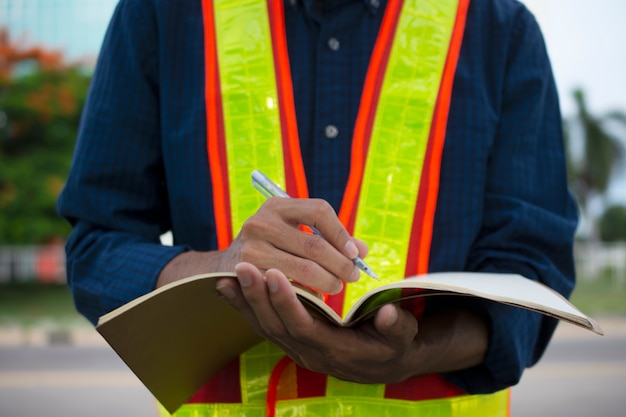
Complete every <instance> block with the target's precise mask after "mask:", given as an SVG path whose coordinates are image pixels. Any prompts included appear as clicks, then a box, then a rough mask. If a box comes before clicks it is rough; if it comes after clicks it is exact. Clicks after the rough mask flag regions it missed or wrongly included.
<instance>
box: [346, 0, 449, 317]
mask: <svg viewBox="0 0 626 417" xmlns="http://www.w3.org/2000/svg"><path fill="white" fill-rule="evenodd" d="M457 9H458V0H437V1H431V2H424V1H406V2H405V3H404V6H403V8H402V11H401V13H400V18H399V21H398V28H397V30H396V34H395V39H394V41H393V46H392V49H391V51H390V55H389V62H388V65H387V69H386V72H385V78H384V82H383V85H382V88H381V91H380V97H379V99H378V109H377V111H376V117H375V120H374V125H373V128H372V135H371V139H370V145H369V149H368V151H367V160H366V164H365V169H364V172H363V178H362V184H363V185H362V187H361V191H360V196H359V200H358V208H357V214H356V219H355V229H354V235H355V236H357V237H358V238H359V239H362V240H364V241H366V242H368V243H370V244H371V247H370V251H369V255H368V257H367V262H368V264H369V265H370V266H371V267H372V268H373V269H374V271H376V273H377V274H378V276H379V277H381V281H383V282H393V281H398V280H400V279H403V278H404V277H405V270H406V260H407V257H408V256H409V255H408V247H409V241H410V236H411V229H412V223H413V219H414V213H415V206H416V202H417V198H418V192H420V193H433V194H434V195H435V196H436V195H437V192H438V190H437V189H431V188H430V187H426V189H422V190H420V182H421V175H422V168H423V166H424V160H425V155H426V149H427V145H428V140H429V138H430V127H431V122H432V120H433V113H434V109H435V105H436V103H437V97H438V94H439V85H440V83H441V79H442V74H443V70H444V66H445V63H446V58H447V55H448V46H449V44H450V39H451V36H452V31H453V27H454V23H455V20H456V15H457ZM415 80H420V82H419V83H418V82H415ZM429 239H430V237H429ZM378 285H380V284H379V283H378V282H376V281H373V280H368V279H362V280H359V281H358V282H356V283H354V284H351V285H348V286H346V292H345V296H344V300H345V301H344V312H345V310H347V308H348V307H349V306H350V305H352V304H353V303H354V302H355V301H356V300H357V299H358V298H359V297H360V296H361V295H363V294H364V293H366V292H367V291H370V290H372V289H374V288H376V287H377V286H378Z"/></svg>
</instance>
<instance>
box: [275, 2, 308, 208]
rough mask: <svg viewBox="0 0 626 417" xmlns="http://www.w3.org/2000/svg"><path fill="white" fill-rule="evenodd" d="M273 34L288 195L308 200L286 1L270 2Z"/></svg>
mask: <svg viewBox="0 0 626 417" xmlns="http://www.w3.org/2000/svg"><path fill="white" fill-rule="evenodd" d="M267 9H268V12H269V13H268V16H269V22H270V33H271V35H272V43H273V45H274V48H272V50H273V54H274V67H275V68H276V71H275V73H276V89H277V93H278V108H279V113H280V122H281V129H282V141H283V159H284V161H285V162H284V166H285V183H286V184H285V185H286V188H287V194H289V195H291V196H294V197H298V198H307V197H308V196H309V191H308V187H307V183H306V175H305V173H304V165H303V162H302V156H301V153H300V139H299V137H298V122H297V119H296V106H295V104H294V99H293V83H292V81H291V68H290V65H289V50H288V49H287V36H286V34H285V13H284V8H283V2H282V1H280V0H267Z"/></svg>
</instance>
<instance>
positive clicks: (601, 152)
mask: <svg viewBox="0 0 626 417" xmlns="http://www.w3.org/2000/svg"><path fill="white" fill-rule="evenodd" d="M574 99H575V101H576V104H577V107H578V114H577V115H576V117H575V119H574V120H571V121H567V122H566V123H565V127H566V129H565V131H566V135H565V136H566V144H567V145H568V147H569V146H570V145H571V141H572V138H573V137H574V135H575V133H574V132H575V131H576V129H577V128H578V131H579V132H580V134H581V136H582V140H583V153H582V157H581V158H580V160H578V161H574V160H573V158H572V155H571V151H568V155H569V157H570V158H569V160H568V168H569V179H570V184H571V188H572V190H573V192H574V194H575V195H576V197H577V199H578V202H579V204H580V206H581V209H582V211H583V214H584V215H587V216H589V210H588V204H589V201H590V199H591V198H593V197H595V196H599V197H600V198H602V199H603V200H606V199H605V197H606V191H607V189H608V188H609V185H610V182H611V179H612V178H613V173H614V171H615V169H616V167H617V166H618V165H620V164H621V163H622V162H623V160H624V147H623V145H622V142H621V141H620V140H619V138H617V137H616V136H615V135H614V134H612V133H611V132H610V131H609V130H608V129H607V125H608V123H610V122H612V121H617V122H618V123H622V124H623V125H624V126H626V116H625V115H624V114H622V113H620V112H611V113H608V114H606V115H603V116H595V115H593V114H591V113H590V112H589V109H588V107H587V103H586V100H585V95H584V93H583V91H582V90H580V89H577V90H576V91H574ZM604 204H605V205H606V201H604ZM590 220H591V221H592V222H593V219H590Z"/></svg>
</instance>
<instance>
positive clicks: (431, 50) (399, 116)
mask: <svg viewBox="0 0 626 417" xmlns="http://www.w3.org/2000/svg"><path fill="white" fill-rule="evenodd" d="M201 1H203V18H204V28H205V29H204V30H205V33H204V40H205V76H206V83H205V85H206V91H205V96H206V109H207V110H206V118H207V149H208V159H209V164H210V169H211V177H212V182H213V190H214V206H215V216H216V225H217V228H218V230H217V235H218V246H219V248H220V249H223V248H226V247H227V246H228V245H229V244H230V242H231V241H232V239H233V237H234V236H236V234H237V232H238V231H239V230H240V228H241V227H242V224H243V222H244V221H245V220H246V219H247V218H249V217H250V216H251V215H253V214H254V212H255V211H256V210H257V209H258V207H259V206H260V205H261V204H262V203H263V197H262V196H261V195H260V194H258V193H257V192H256V191H255V190H254V189H253V188H252V187H251V182H250V181H251V180H250V174H251V172H252V171H253V170H255V169H258V170H260V171H262V172H263V173H265V174H266V175H268V176H269V177H270V178H272V179H274V180H275V181H276V182H277V183H278V184H280V185H281V186H282V187H284V188H285V189H287V191H288V193H289V194H290V195H292V196H295V197H301V198H304V197H307V196H308V192H307V186H306V176H305V174H304V168H303V164H302V158H301V155H300V148H299V140H298V133H297V124H296V118H295V108H294V104H293V91H292V86H291V75H290V69H289V58H288V54H287V44H286V38H285V30H284V17H283V9H282V8H283V4H282V1H281V0H201ZM468 3H469V0H405V1H390V2H389V3H388V5H387V9H386V11H385V16H384V18H383V22H382V25H381V29H380V33H379V36H378V39H377V42H376V45H375V47H374V51H373V53H372V59H371V62H370V67H369V69H368V74H367V77H366V81H365V85H364V87H363V94H362V101H361V106H360V110H359V114H358V116H357V121H356V125H355V129H354V137H353V143H352V159H351V170H350V176H349V179H348V185H347V187H346V192H345V195H344V200H343V203H342V206H341V209H340V212H339V218H340V219H341V220H342V222H343V223H344V225H346V227H347V229H348V231H349V232H351V233H352V234H353V235H354V236H356V237H358V238H360V239H362V240H364V241H366V242H368V243H370V244H371V247H370V253H369V255H368V258H367V262H368V264H369V265H370V266H371V267H372V268H373V269H374V270H375V271H376V272H377V274H378V275H379V276H380V277H382V280H383V282H389V281H395V280H399V279H403V278H404V277H406V276H409V275H415V274H418V273H425V272H427V270H428V256H429V253H430V240H431V237H432V223H433V217H434V213H435V206H436V201H437V192H438V181H439V169H440V159H441V153H442V149H443V142H444V138H445V130H446V122H447V116H448V107H449V103H450V96H451V92H452V82H453V78H454V72H455V70H456V62H457V59H458V54H459V50H460V46H461V41H462V36H463V30H464V24H465V16H466V11H467V7H468ZM381 196H382V197H381ZM391 196H393V197H391ZM376 285H379V284H378V283H377V282H375V281H373V280H360V281H359V282H357V283H354V284H350V285H347V286H346V289H345V290H344V292H343V293H341V294H340V295H339V296H333V297H331V298H330V299H329V300H328V303H329V304H330V305H331V306H332V307H333V308H335V309H336V310H337V311H338V312H341V310H342V309H343V306H344V305H346V306H347V305H350V304H351V303H352V300H354V299H356V298H358V297H359V296H360V295H361V294H363V293H364V292H366V291H368V290H370V289H372V287H373V286H376ZM417 310H419V309H418V308H416V311H417ZM237 365H238V366H235V367H232V370H233V371H232V372H231V373H237V375H231V376H230V377H232V378H236V379H237V380H238V381H239V386H240V390H241V393H240V394H241V396H240V398H241V400H240V402H237V403H232V402H211V403H207V402H203V401H202V400H201V399H197V398H196V399H195V400H194V401H193V402H192V403H188V404H185V405H183V406H182V407H181V408H180V409H179V410H178V411H176V413H175V414H174V416H175V417H187V416H189V417H191V416H193V417H204V416H263V415H266V413H267V414H274V413H275V414H276V415H279V416H340V415H341V416H343V415H350V416H394V417H395V416H404V415H419V416H431V417H435V416H436V417H440V416H446V417H447V416H480V417H491V416H493V417H496V416H498V417H499V416H505V415H507V414H508V403H509V398H508V391H502V392H499V393H495V394H490V395H465V394H462V393H460V392H459V391H460V390H458V389H457V390H456V391H455V390H454V388H453V387H452V388H450V386H448V387H447V388H446V389H443V390H442V395H441V396H442V397H443V398H430V399H426V400H424V399H421V398H420V395H419V384H420V383H422V384H430V383H437V384H438V383H442V382H441V381H442V380H443V379H442V378H440V377H438V376H431V377H430V378H429V377H426V378H422V379H419V378H418V379H416V380H414V381H408V382H407V384H408V383H412V384H413V385H411V387H416V389H415V390H413V394H412V393H411V390H408V391H409V394H408V396H406V395H405V397H402V398H400V397H398V396H394V395H390V392H392V391H393V390H392V389H390V387H389V386H385V385H379V384H357V383H350V382H346V381H341V380H338V379H336V378H333V377H327V376H325V375H324V376H320V375H317V376H313V374H312V373H308V374H307V371H306V370H303V369H298V367H297V366H295V364H294V363H293V362H290V361H289V360H285V355H284V353H283V352H282V351H281V350H280V349H278V348H277V347H275V346H273V345H272V344H270V343H269V342H263V343H261V344H259V345H257V346H255V347H253V348H252V349H250V350H249V351H247V352H245V353H243V354H242V355H241V356H240V359H239V363H238V364H237ZM309 372H310V371H309ZM222 377H223V376H222ZM311 378H316V379H315V383H312V382H311ZM319 378H323V383H321V384H320V383H318V382H319V381H320V379H319ZM307 381H309V382H308V384H309V385H315V387H320V386H321V387H322V389H323V392H316V393H312V392H313V391H314V389H313V391H312V390H311V388H310V387H309V388H307V387H306V385H307ZM442 384H444V385H442V386H444V388H445V383H442ZM307 390H308V392H309V394H308V395H307V394H306V393H307ZM405 391H407V390H405ZM444 391H446V392H444ZM303 392H304V393H305V395H301V393H303ZM160 412H161V413H162V415H163V416H168V415H169V414H168V413H167V412H166V411H165V410H164V409H160Z"/></svg>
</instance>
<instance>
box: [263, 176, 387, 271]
mask: <svg viewBox="0 0 626 417" xmlns="http://www.w3.org/2000/svg"><path fill="white" fill-rule="evenodd" d="M252 186H253V187H254V188H256V189H257V190H258V191H259V192H260V193H261V194H263V195H264V196H265V197H266V198H270V197H283V198H290V196H289V194H287V193H286V192H285V191H283V190H282V189H281V188H280V187H279V186H278V185H276V184H275V183H274V182H273V181H272V180H270V179H269V178H268V177H266V176H265V175H264V174H263V173H262V172H261V171H258V170H255V171H253V172H252ZM307 227H308V228H310V229H311V230H312V231H313V233H314V234H316V235H318V236H320V237H321V238H324V237H323V236H322V234H321V233H320V232H319V230H317V229H316V228H315V227H313V226H309V225H307ZM352 262H353V263H354V265H356V267H357V268H359V269H360V270H361V271H363V272H365V273H366V274H367V275H369V276H370V277H372V278H374V279H375V280H376V281H380V280H379V279H378V276H377V275H376V274H375V273H374V271H372V268H370V267H369V266H368V265H367V264H366V263H365V262H364V261H363V259H361V258H360V257H358V256H357V257H356V258H354V259H352Z"/></svg>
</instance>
